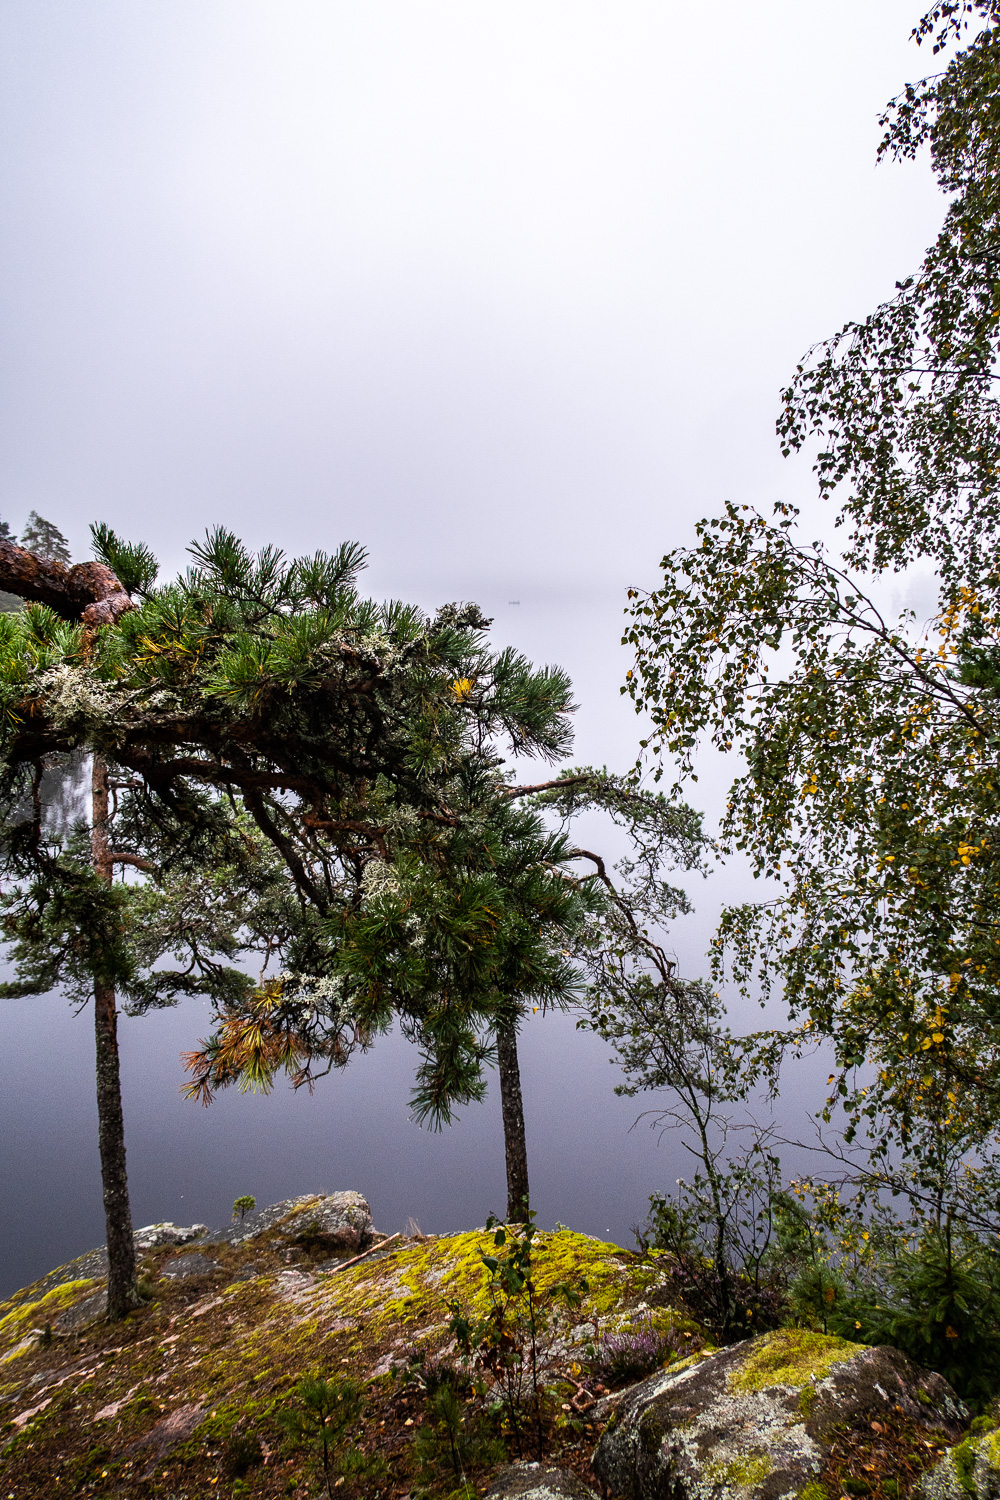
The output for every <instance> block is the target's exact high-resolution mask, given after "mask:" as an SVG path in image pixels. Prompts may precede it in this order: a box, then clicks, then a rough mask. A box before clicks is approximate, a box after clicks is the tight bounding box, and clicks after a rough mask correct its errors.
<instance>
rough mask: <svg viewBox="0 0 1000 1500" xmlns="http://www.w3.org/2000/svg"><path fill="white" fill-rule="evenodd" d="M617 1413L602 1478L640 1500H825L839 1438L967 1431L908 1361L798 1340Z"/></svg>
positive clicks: (757, 1344) (954, 1408)
mask: <svg viewBox="0 0 1000 1500" xmlns="http://www.w3.org/2000/svg"><path fill="white" fill-rule="evenodd" d="M615 1405H616V1410H615V1418H616V1420H615V1421H614V1423H613V1424H610V1425H609V1427H608V1428H607V1429H606V1431H605V1433H604V1436H603V1437H602V1438H601V1441H600V1443H599V1444H598V1446H597V1450H596V1452H595V1454H594V1472H595V1474H596V1475H597V1477H598V1478H599V1479H600V1481H601V1483H602V1484H603V1485H605V1486H606V1487H607V1488H608V1489H610V1490H611V1491H612V1493H614V1494H621V1495H625V1496H628V1497H629V1500H660V1497H662V1496H665V1495H670V1496H671V1497H672V1500H722V1497H727V1496H738V1497H741V1500H744V1497H745V1500H751V1497H752V1500H786V1497H787V1500H795V1497H802V1496H803V1495H805V1494H808V1495H809V1496H810V1500H813V1497H818V1495H819V1493H820V1491H821V1489H822V1486H821V1483H820V1479H821V1475H822V1474H823V1471H824V1469H825V1467H826V1464H827V1460H828V1458H829V1455H830V1451H831V1446H832V1443H833V1441H834V1439H835V1437H836V1436H837V1435H838V1434H843V1433H844V1432H845V1431H850V1430H854V1429H857V1430H860V1431H866V1432H867V1431H869V1430H870V1428H871V1423H872V1422H873V1421H876V1422H878V1421H881V1422H882V1423H886V1422H890V1421H891V1422H893V1423H897V1424H898V1423H899V1422H905V1423H909V1424H912V1425H913V1426H914V1427H916V1428H918V1429H920V1430H922V1431H923V1432H928V1433H929V1432H933V1433H934V1434H935V1435H940V1434H944V1435H945V1436H947V1437H948V1438H949V1439H950V1440H951V1441H955V1440H956V1439H958V1438H959V1437H961V1435H962V1432H963V1430H964V1425H965V1421H966V1419H967V1413H966V1411H965V1408H964V1407H963V1406H962V1404H961V1402H960V1401H959V1400H958V1398H957V1396H956V1395H955V1393H954V1392H953V1391H952V1389H951V1387H950V1386H949V1385H948V1384H947V1383H946V1382H945V1381H944V1380H942V1378H941V1376H940V1375H933V1374H930V1373H928V1372H927V1371H924V1370H920V1369H919V1368H918V1367H917V1366H916V1365H914V1364H913V1363H912V1362H911V1361H910V1360H908V1359H907V1358H906V1356H905V1355H903V1354H900V1353H899V1351H898V1350H896V1349H888V1348H879V1349H868V1348H865V1347H864V1346H863V1345H860V1344H852V1343H848V1342H847V1341H846V1340H845V1339H836V1338H828V1337H826V1336H825V1335H823V1334H818V1333H812V1332H807V1331H798V1330H791V1329H783V1330H780V1331H779V1332H777V1333H770V1334H765V1335H764V1336H763V1337H761V1338H757V1339H752V1340H747V1341H746V1342H744V1343H742V1344H735V1345H733V1346H732V1347H730V1348H728V1349H723V1350H720V1351H719V1352H718V1353H714V1354H709V1355H707V1356H704V1357H702V1358H696V1359H692V1360H689V1361H686V1362H685V1367H684V1368H675V1369H668V1370H665V1371H661V1372H660V1373H659V1374H657V1375H653V1376H651V1377H650V1378H649V1379H648V1380H644V1381H642V1382H641V1383H640V1384H639V1385H636V1386H633V1387H631V1388H630V1390H629V1391H627V1392H626V1393H625V1394H624V1395H623V1396H622V1397H621V1398H620V1399H619V1400H618V1401H617V1403H615ZM928 1500H931V1497H928ZM933 1500H938V1497H933ZM941 1500H957V1497H950V1496H949V1497H945V1496H942V1497H941ZM996 1500H1000V1496H997V1497H996Z"/></svg>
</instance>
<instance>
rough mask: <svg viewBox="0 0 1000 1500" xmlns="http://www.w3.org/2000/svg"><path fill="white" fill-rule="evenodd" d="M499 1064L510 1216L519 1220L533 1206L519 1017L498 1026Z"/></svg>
mask: <svg viewBox="0 0 1000 1500" xmlns="http://www.w3.org/2000/svg"><path fill="white" fill-rule="evenodd" d="M496 1035H497V1065H498V1068H499V1072H500V1104H501V1107H502V1109H503V1143H504V1150H505V1152H506V1156H507V1218H508V1219H510V1220H511V1221H512V1222H513V1223H515V1224H519V1223H522V1222H523V1220H524V1216H525V1213H526V1211H527V1209H528V1206H529V1197H528V1146H527V1142H526V1140H525V1135H524V1106H523V1104H522V1102H521V1069H520V1067H519V1065H518V1061H517V1017H512V1018H511V1020H510V1021H505V1022H503V1023H501V1024H500V1025H499V1026H498V1027H497V1033H496Z"/></svg>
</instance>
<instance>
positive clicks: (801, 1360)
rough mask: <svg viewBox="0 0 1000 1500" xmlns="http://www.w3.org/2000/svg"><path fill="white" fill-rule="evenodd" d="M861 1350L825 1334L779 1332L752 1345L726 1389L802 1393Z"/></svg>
mask: <svg viewBox="0 0 1000 1500" xmlns="http://www.w3.org/2000/svg"><path fill="white" fill-rule="evenodd" d="M863 1349H864V1345H863V1344H852V1343H851V1342H850V1341H849V1340H848V1339H839V1338H833V1337H832V1336H830V1335H828V1334H825V1333H811V1332H809V1331H808V1330H806V1329H790V1328H782V1329H779V1330H778V1332H777V1333H768V1334H765V1335H764V1337H763V1338H761V1339H759V1340H757V1341H756V1342H755V1344H754V1346H753V1348H752V1350H751V1351H750V1353H749V1355H748V1356H747V1359H746V1360H745V1362H744V1364H743V1365H742V1367H741V1368H740V1369H739V1370H736V1371H734V1373H733V1374H732V1375H731V1376H730V1378H729V1387H730V1390H734V1391H763V1390H766V1389H767V1388H768V1387H769V1386H774V1385H785V1386H792V1387H794V1388H795V1389H796V1390H802V1389H803V1387H805V1386H806V1385H808V1384H810V1383H811V1382H812V1381H814V1380H822V1379H823V1378H824V1377H825V1376H827V1375H829V1373H830V1371H831V1370H832V1369H833V1368H834V1366H835V1365H841V1364H844V1363H845V1361H846V1360H849V1359H852V1358H853V1357H854V1355H855V1354H860V1353H862V1351H863Z"/></svg>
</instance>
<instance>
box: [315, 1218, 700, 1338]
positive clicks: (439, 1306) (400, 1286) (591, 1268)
mask: <svg viewBox="0 0 1000 1500" xmlns="http://www.w3.org/2000/svg"><path fill="white" fill-rule="evenodd" d="M493 1248H494V1247H493V1236H492V1234H487V1233H485V1232H483V1231H473V1232H472V1233H467V1234H453V1235H446V1236H443V1237H442V1238H441V1239H437V1240H432V1241H429V1242H428V1243H426V1244H423V1245H416V1246H413V1247H412V1248H407V1249H405V1250H401V1251H397V1252H396V1253H395V1254H394V1255H392V1256H390V1257H387V1258H386V1259H385V1260H383V1261H379V1262H376V1265H375V1266H374V1267H372V1266H371V1265H365V1264H364V1263H362V1264H361V1265H359V1266H356V1267H352V1268H351V1269H350V1270H348V1271H342V1272H338V1273H337V1274H336V1276H335V1277H334V1278H332V1284H333V1286H334V1287H335V1289H336V1301H337V1304H338V1307H339V1308H340V1309H341V1310H342V1311H343V1312H345V1313H347V1314H349V1315H353V1316H354V1317H356V1318H357V1320H358V1322H359V1323H361V1325H362V1326H363V1327H365V1328H366V1330H367V1331H370V1332H372V1333H375V1334H378V1333H380V1332H381V1331H383V1330H384V1329H385V1328H387V1327H389V1326H390V1325H398V1326H399V1328H400V1331H401V1332H402V1331H405V1330H406V1329H407V1328H408V1327H412V1326H413V1325H414V1324H419V1323H424V1322H426V1321H427V1319H428V1318H436V1319H439V1320H443V1319H446V1318H447V1316H448V1311H447V1303H448V1301H449V1300H451V1299H453V1298H454V1299H457V1300H458V1301H459V1302H461V1303H462V1305H463V1307H465V1308H467V1309H468V1310H469V1311H470V1312H471V1313H473V1314H474V1315H476V1316H480V1317H481V1316H483V1315H484V1314H485V1313H486V1311H487V1309H488V1306H489V1297H488V1293H487V1278H486V1273H485V1271H484V1269H483V1263H482V1259H481V1254H480V1252H481V1251H482V1252H486V1253H489V1252H490V1251H491V1250H492V1249H493ZM622 1253H623V1252H622V1251H621V1250H620V1249H619V1247H618V1246H617V1245H611V1244H606V1243H604V1242H602V1241H600V1240H592V1239H589V1238H588V1237H587V1236H586V1235H583V1234H575V1233H573V1232H572V1231H570V1230H560V1231H558V1232H557V1233H555V1234H539V1235H538V1236H537V1238H536V1241H535V1255H534V1276H535V1284H536V1286H537V1287H538V1291H539V1293H540V1294H541V1295H542V1296H544V1295H545V1293H546V1292H547V1291H549V1290H550V1289H551V1287H552V1286H554V1285H555V1284H556V1283H557V1282H559V1281H564V1280H568V1281H573V1280H577V1279H579V1278H580V1277H583V1278H584V1279H585V1280H586V1281H587V1283H588V1286H589V1291H588V1293H587V1295H586V1297H585V1298H584V1304H583V1306H582V1307H581V1309H580V1310H579V1312H578V1313H577V1314H576V1318H577V1320H579V1321H584V1320H585V1319H586V1318H588V1317H600V1316H602V1315H604V1314H607V1313H609V1312H612V1311H614V1310H617V1309H618V1308H619V1306H620V1304H621V1300H622V1294H623V1292H624V1291H625V1290H626V1289H628V1291H629V1292H630V1294H631V1295H632V1296H635V1294H636V1292H639V1293H640V1295H641V1293H642V1291H643V1290H645V1289H646V1287H647V1286H651V1285H653V1284H654V1283H657V1280H658V1279H657V1275H656V1272H655V1271H648V1270H643V1271H641V1272H638V1273H636V1272H635V1271H633V1270H632V1268H630V1267H629V1266H628V1265H627V1264H623V1262H622V1259H621V1257H622ZM678 1322H680V1320H679V1319H677V1320H675V1323H674V1326H677V1323H678ZM694 1326H695V1325H693V1324H692V1325H691V1327H692V1329H694Z"/></svg>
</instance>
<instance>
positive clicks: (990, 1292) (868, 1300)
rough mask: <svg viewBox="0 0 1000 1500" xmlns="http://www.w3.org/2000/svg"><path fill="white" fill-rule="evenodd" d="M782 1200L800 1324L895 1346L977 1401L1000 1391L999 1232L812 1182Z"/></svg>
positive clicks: (781, 1238)
mask: <svg viewBox="0 0 1000 1500" xmlns="http://www.w3.org/2000/svg"><path fill="white" fill-rule="evenodd" d="M797 1188H798V1192H797V1195H795V1196H793V1195H792V1194H790V1193H779V1194H777V1195H776V1198H775V1223H776V1225H777V1245H776V1250H777V1255H776V1261H777V1269H778V1270H779V1271H780V1272H781V1273H782V1274H783V1275H784V1277H785V1278H786V1279H787V1281H788V1284H789V1289H788V1306H789V1311H790V1313H791V1315H792V1317H793V1319H794V1320H795V1322H796V1323H798V1324H799V1325H800V1326H804V1327H807V1328H813V1329H817V1330H820V1331H822V1332H823V1333H830V1334H836V1335H839V1336H840V1337H841V1338H847V1339H851V1340H853V1341H856V1342H860V1343H866V1344H891V1345H893V1346H895V1347H896V1348H898V1349H901V1350H902V1351H903V1352H904V1353H905V1354H908V1355H909V1356H910V1358H911V1359H912V1360H914V1361H915V1363H917V1364H919V1365H922V1366H924V1367H926V1368H929V1369H932V1370H936V1371H938V1372H939V1373H940V1374H942V1375H943V1376H944V1377H945V1379H946V1380H947V1381H949V1383H950V1384H951V1385H952V1386H954V1388H955V1390H956V1391H958V1393H959V1395H960V1396H962V1398H963V1399H964V1400H966V1401H968V1402H970V1403H971V1404H972V1405H973V1406H980V1407H981V1406H983V1405H984V1404H985V1403H987V1402H988V1401H989V1400H991V1399H992V1398H993V1397H995V1396H996V1394H997V1392H998V1390H1000V1255H998V1254H997V1251H996V1249H995V1248H994V1243H993V1241H992V1237H991V1238H984V1237H983V1236H981V1235H976V1234H974V1233H971V1232H969V1231H968V1230H962V1229H960V1228H956V1227H955V1226H954V1224H953V1223H952V1220H951V1217H950V1216H948V1215H945V1216H944V1217H943V1219H942V1220H941V1221H940V1222H933V1221H931V1222H928V1221H927V1220H926V1219H924V1220H916V1221H914V1222H911V1223H904V1222H903V1221H901V1220H900V1219H898V1218H896V1217H894V1216H893V1215H892V1214H891V1213H889V1211H888V1210H887V1209H886V1208H885V1207H884V1206H882V1207H879V1206H878V1205H875V1206H874V1211H873V1210H872V1208H871V1207H869V1208H866V1207H865V1205H864V1204H863V1203H862V1202H861V1201H859V1200H858V1199H857V1198H855V1199H852V1200H849V1201H848V1202H846V1203H843V1202H841V1201H840V1199H839V1196H838V1195H837V1194H836V1193H834V1192H832V1191H831V1190H830V1189H828V1188H823V1187H815V1186H810V1188H809V1191H811V1192H812V1194H813V1196H814V1199H815V1206H814V1208H813V1210H812V1211H811V1212H810V1211H808V1210H807V1209H806V1207H805V1203H804V1202H803V1196H804V1194H803V1185H802V1184H799V1185H797Z"/></svg>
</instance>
